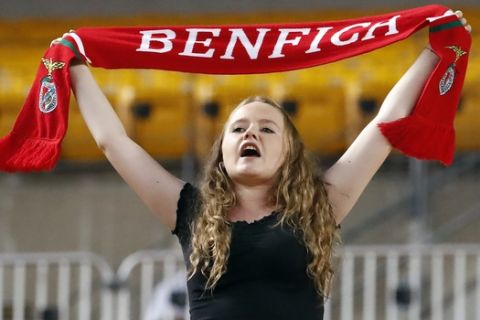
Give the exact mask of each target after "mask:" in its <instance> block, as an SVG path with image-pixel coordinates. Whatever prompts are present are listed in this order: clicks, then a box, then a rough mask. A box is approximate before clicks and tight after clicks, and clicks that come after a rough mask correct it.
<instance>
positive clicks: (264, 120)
mask: <svg viewBox="0 0 480 320" xmlns="http://www.w3.org/2000/svg"><path fill="white" fill-rule="evenodd" d="M238 122H248V119H246V118H241V119H238V120H235V122H232V124H231V125H230V126H233V125H234V124H236V123H238ZM259 122H261V123H271V124H273V125H274V126H276V127H277V128H279V129H280V127H279V126H278V125H277V124H276V123H275V121H272V120H270V119H260V120H259Z"/></svg>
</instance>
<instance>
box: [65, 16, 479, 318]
mask: <svg viewBox="0 0 480 320" xmlns="http://www.w3.org/2000/svg"><path fill="white" fill-rule="evenodd" d="M456 14H457V16H458V17H459V18H460V19H461V21H462V23H463V24H464V26H465V28H466V29H467V30H468V31H470V30H471V27H470V26H469V25H468V24H467V22H466V20H465V19H464V18H463V14H462V13H461V12H460V11H457V12H456ZM437 61H438V57H437V56H436V55H435V54H434V53H433V52H432V50H430V49H429V48H426V49H425V50H423V51H422V52H421V54H420V56H419V57H418V59H417V60H416V61H415V62H414V64H413V65H412V66H411V67H410V68H409V69H408V71H407V72H406V73H405V75H404V76H403V77H402V78H401V79H400V80H399V82H398V83H397V84H396V85H395V86H394V87H393V89H392V90H391V91H390V93H389V94H388V95H387V97H386V99H385V101H384V102H383V104H382V106H381V109H380V111H379V113H378V115H377V116H376V117H375V118H374V119H373V120H372V121H371V122H370V123H369V124H368V125H367V126H366V127H365V129H364V130H363V131H362V132H361V133H360V135H359V136H358V138H357V139H356V140H355V141H354V142H353V143H352V145H351V146H350V147H349V148H348V150H347V151H346V152H345V154H344V155H343V156H342V157H341V158H340V159H339V160H338V161H337V162H336V163H335V164H334V165H333V166H332V167H331V168H329V169H328V170H326V172H325V173H324V174H322V175H319V174H318V171H317V170H316V169H315V168H314V166H313V161H310V160H309V158H308V156H307V154H306V152H305V149H304V145H303V143H302V141H301V139H300V137H299V134H298V132H297V130H296V129H295V126H294V125H293V123H292V121H291V120H290V118H289V116H288V115H287V114H286V113H285V112H284V111H283V109H282V108H281V107H280V106H278V105H277V104H276V103H275V102H273V101H271V100H270V99H268V98H262V97H253V98H248V99H246V100H245V101H243V102H242V103H240V105H239V106H237V108H235V109H234V110H233V112H232V113H231V114H230V116H229V118H228V120H227V122H226V123H225V126H224V129H223V131H222V133H221V134H220V136H219V137H218V139H217V140H216V142H215V143H214V146H213V149H212V152H211V157H210V159H209V160H208V162H207V164H206V166H205V168H204V176H203V180H202V181H201V183H200V187H199V188H198V189H197V188H196V187H194V186H193V185H191V184H190V183H186V182H184V181H182V180H180V179H178V178H176V177H174V176H172V175H171V174H170V173H169V172H167V171H166V170H165V169H163V168H162V167H161V166H160V165H159V164H158V163H157V161H155V160H154V159H152V158H151V157H150V156H149V155H148V154H147V153H146V152H145V151H144V150H143V149H142V148H141V147H140V146H138V145H137V144H136V143H135V142H133V141H132V140H131V139H130V138H129V137H128V136H127V135H126V133H125V130H124V128H123V126H122V124H121V122H120V121H119V119H118V117H117V116H116V114H115V113H114V111H113V110H112V108H111V107H110V104H109V102H108V101H107V99H106V98H105V96H104V95H103V94H102V92H101V91H100V89H99V88H98V86H97V85H96V83H95V81H94V79H93V78H92V76H91V74H90V72H89V70H88V68H87V67H86V66H85V65H83V64H76V65H73V66H72V67H71V80H72V85H73V88H74V94H75V96H76V98H77V101H78V104H79V107H80V111H81V113H82V115H83V117H84V119H85V121H86V123H87V125H88V127H89V129H90V131H91V133H92V135H93V137H94V139H95V141H96V142H97V144H98V146H99V147H100V148H101V150H102V151H103V152H104V153H105V155H106V157H107V158H108V160H109V161H110V162H111V164H112V165H113V167H114V168H115V169H116V170H117V171H118V173H119V174H120V175H121V176H122V177H123V178H124V179H125V181H126V182H127V183H128V184H129V185H130V186H131V187H132V189H133V190H134V191H135V192H136V193H137V194H138V195H139V196H140V198H141V199H142V200H143V201H144V202H145V204H146V205H147V206H148V207H149V208H150V209H151V210H152V211H153V212H154V213H155V214H157V215H158V217H159V218H160V219H161V220H162V221H163V223H164V224H165V225H166V226H167V227H168V228H170V229H171V230H172V233H174V234H176V235H177V236H178V238H179V240H180V243H181V245H182V249H183V253H184V258H185V263H186V265H187V268H188V271H189V280H188V282H187V285H188V292H189V302H190V313H191V319H193V320H200V319H242V320H245V319H248V320H254V319H299V318H301V319H322V318H323V300H324V298H325V297H327V296H328V293H329V290H330V284H331V280H332V275H333V270H332V265H331V257H332V251H333V250H332V246H333V244H334V239H335V233H336V229H337V226H338V225H339V224H340V223H341V222H342V220H343V219H344V218H345V217H346V216H347V214H348V213H349V211H350V210H351V208H352V207H353V206H354V204H355V203H356V201H357V199H358V198H359V197H360V195H361V193H362V192H363V190H364V189H365V187H366V186H367V184H368V182H369V181H370V180H371V179H372V177H373V175H374V174H375V172H376V171H377V170H378V169H379V167H380V166H381V164H382V163H383V162H384V160H385V158H386V157H387V156H388V154H389V153H390V151H391V146H390V145H389V143H388V142H387V140H386V139H385V138H384V137H383V135H382V134H381V133H380V131H379V129H378V128H377V124H378V123H380V122H388V121H393V120H396V119H399V118H402V117H405V116H407V115H408V114H409V113H410V111H411V109H412V107H413V106H414V104H415V102H416V100H417V98H418V97H419V95H420V92H421V90H422V88H423V85H424V83H425V81H426V79H427V78H428V76H429V74H430V73H431V71H432V70H433V68H434V67H435V65H436V63H437Z"/></svg>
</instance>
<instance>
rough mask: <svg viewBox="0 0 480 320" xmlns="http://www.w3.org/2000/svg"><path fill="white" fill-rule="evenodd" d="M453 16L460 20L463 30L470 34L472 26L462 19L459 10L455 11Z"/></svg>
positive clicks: (461, 13)
mask: <svg viewBox="0 0 480 320" xmlns="http://www.w3.org/2000/svg"><path fill="white" fill-rule="evenodd" d="M455 15H456V16H457V17H458V19H459V20H460V22H461V23H462V24H463V26H464V27H465V29H466V30H467V31H468V32H472V26H471V25H470V24H469V23H468V21H467V19H465V18H464V17H463V12H462V11H461V10H457V11H455Z"/></svg>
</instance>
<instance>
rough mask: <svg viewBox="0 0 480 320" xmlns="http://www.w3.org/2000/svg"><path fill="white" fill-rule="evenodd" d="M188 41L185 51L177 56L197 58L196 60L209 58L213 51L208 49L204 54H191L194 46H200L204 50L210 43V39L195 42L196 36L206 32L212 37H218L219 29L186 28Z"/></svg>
mask: <svg viewBox="0 0 480 320" xmlns="http://www.w3.org/2000/svg"><path fill="white" fill-rule="evenodd" d="M186 30H187V31H188V39H187V42H186V43H185V49H184V50H183V52H180V53H179V55H181V56H189V57H198V58H211V57H213V53H214V51H215V49H213V48H210V49H208V50H207V51H205V52H193V48H194V46H195V44H197V43H198V44H202V45H203V46H204V47H205V48H208V47H209V46H210V44H211V43H212V38H206V39H205V40H197V37H198V34H199V33H200V32H207V33H211V34H212V35H213V36H214V37H218V36H219V35H220V30H221V29H220V28H215V29H211V28H188V29H186Z"/></svg>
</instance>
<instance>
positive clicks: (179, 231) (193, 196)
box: [171, 182, 201, 241]
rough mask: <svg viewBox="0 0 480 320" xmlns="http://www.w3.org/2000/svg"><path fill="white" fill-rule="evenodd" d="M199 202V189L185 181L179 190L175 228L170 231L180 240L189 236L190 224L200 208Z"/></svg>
mask: <svg viewBox="0 0 480 320" xmlns="http://www.w3.org/2000/svg"><path fill="white" fill-rule="evenodd" d="M200 203H201V196H200V190H199V189H198V188H197V187H196V186H195V185H193V184H191V183H190V182H186V183H185V184H184V185H183V187H182V189H181V190H180V194H179V197H178V202H177V213H176V222H175V228H174V229H173V230H172V231H171V232H172V234H174V235H176V236H178V237H179V238H180V240H181V241H182V240H185V239H186V238H187V237H189V234H190V224H191V223H192V221H193V220H194V217H195V216H196V215H197V213H198V212H199V210H200Z"/></svg>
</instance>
